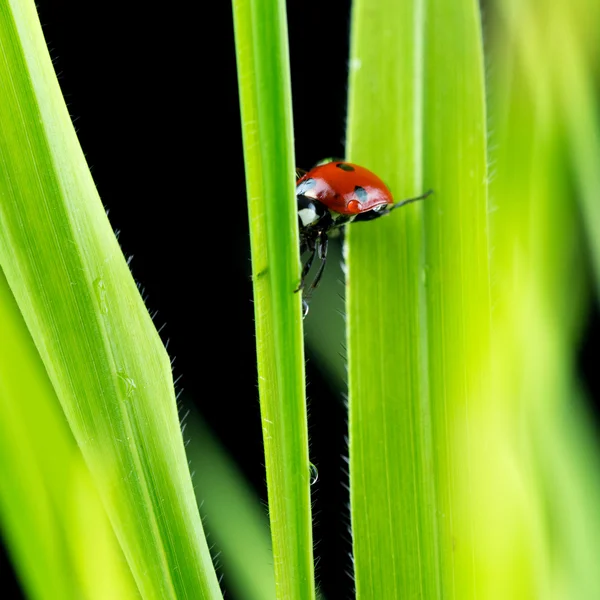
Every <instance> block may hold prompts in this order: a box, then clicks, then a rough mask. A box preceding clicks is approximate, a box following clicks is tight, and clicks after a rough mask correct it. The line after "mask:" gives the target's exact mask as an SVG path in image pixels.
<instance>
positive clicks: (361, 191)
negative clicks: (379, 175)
mask: <svg viewBox="0 0 600 600" xmlns="http://www.w3.org/2000/svg"><path fill="white" fill-rule="evenodd" d="M354 193H355V194H356V197H357V198H358V200H359V202H361V203H363V202H366V201H367V200H368V199H369V194H367V190H365V188H364V187H360V185H357V186H356V187H355V188H354Z"/></svg>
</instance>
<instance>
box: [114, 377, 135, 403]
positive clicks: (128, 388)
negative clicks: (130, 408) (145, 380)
mask: <svg viewBox="0 0 600 600" xmlns="http://www.w3.org/2000/svg"><path fill="white" fill-rule="evenodd" d="M117 377H118V378H119V386H120V388H121V391H122V392H123V393H124V394H125V397H126V398H131V397H132V396H133V394H134V393H135V390H136V388H137V385H136V384H135V381H134V380H133V379H132V378H131V377H130V376H129V375H128V374H127V373H125V371H118V372H117Z"/></svg>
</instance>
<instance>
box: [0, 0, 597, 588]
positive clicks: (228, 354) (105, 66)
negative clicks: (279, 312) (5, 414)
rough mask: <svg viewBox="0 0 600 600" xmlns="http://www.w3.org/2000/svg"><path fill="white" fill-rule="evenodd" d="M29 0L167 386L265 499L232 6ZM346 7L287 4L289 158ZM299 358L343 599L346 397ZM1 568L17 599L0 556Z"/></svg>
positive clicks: (321, 146) (318, 528) (307, 133)
mask: <svg viewBox="0 0 600 600" xmlns="http://www.w3.org/2000/svg"><path fill="white" fill-rule="evenodd" d="M37 5H38V9H39V13H40V18H41V21H42V26H43V29H44V33H45V36H46V41H47V43H48V45H49V48H50V52H51V56H52V58H53V60H54V64H55V68H56V70H57V72H58V74H59V81H60V84H61V87H62V90H63V93H64V95H65V98H66V101H67V104H68V107H69V111H70V114H71V116H72V117H73V119H74V121H75V126H76V128H77V132H78V135H79V139H80V142H81V144H82V147H83V150H84V152H85V155H86V157H87V160H88V164H89V165H90V168H91V170H92V174H93V176H94V179H95V182H96V185H97V187H98V190H99V192H100V196H101V198H102V201H103V203H104V205H105V206H106V208H107V209H108V210H109V216H110V220H111V223H112V225H113V227H114V228H115V229H116V230H119V231H120V237H119V240H120V243H121V246H122V248H123V251H124V253H125V254H126V255H128V256H129V255H132V254H133V255H134V259H133V262H132V263H131V269H132V272H133V275H134V277H135V279H136V280H137V281H138V282H139V283H140V284H141V285H142V286H143V287H144V290H145V296H146V304H147V306H148V308H149V309H150V310H151V311H154V310H158V311H159V313H158V316H157V318H156V323H157V325H158V326H161V325H163V323H166V326H165V327H164V328H163V329H162V331H161V335H162V336H163V339H164V340H165V341H166V340H167V339H168V340H169V346H168V349H169V352H170V354H171V356H175V357H176V362H175V375H176V376H178V375H182V379H181V381H180V384H179V387H180V388H181V387H183V388H184V389H185V392H186V396H185V397H186V399H187V400H188V401H189V399H192V400H193V401H194V402H195V403H196V404H197V406H198V408H199V410H200V411H201V413H202V415H203V416H204V417H205V419H206V420H207V421H208V423H209V424H210V426H211V428H212V429H213V430H214V431H215V432H216V433H217V434H218V436H219V438H220V439H221V441H222V442H223V443H224V444H225V446H226V447H227V449H228V451H229V452H230V453H231V454H232V456H233V457H234V458H235V459H236V461H237V462H238V464H239V465H240V467H241V469H242V471H243V473H244V474H245V475H246V476H247V478H248V479H249V481H250V482H251V483H252V485H253V486H254V487H255V489H256V491H257V493H258V494H259V495H260V497H261V498H262V499H263V501H266V489H265V485H264V467H263V455H262V442H261V427H260V419H259V406H258V399H257V388H256V371H255V350H254V330H253V307H252V302H251V298H252V287H251V282H250V262H249V238H248V229H247V227H248V226H247V212H246V198H245V188H244V173H243V155H242V146H241V132H240V122H239V107H238V96H237V79H236V70H235V53H234V41H233V25H232V15H231V5H230V3H229V2H214V3H208V4H202V5H198V4H196V3H178V4H172V5H166V4H157V5H156V6H159V7H161V8H160V9H153V8H150V5H149V4H144V3H119V5H118V8H116V5H114V4H112V5H111V4H109V3H108V4H107V3H89V2H80V1H76V0H40V1H38V3H37ZM200 6H201V8H200ZM349 11H350V2H349V1H335V2H323V1H322V0H321V1H317V0H310V1H303V2H301V1H299V0H298V1H294V2H289V3H288V21H289V33H290V52H291V66H292V87H293V98H294V123H295V131H296V136H297V137H296V158H297V164H298V166H302V167H305V168H308V167H310V166H311V165H312V164H314V163H315V162H316V161H318V160H320V159H321V158H323V157H327V156H343V154H344V150H343V147H344V126H345V104H346V91H347V88H346V85H347V84H346V80H347V57H348V29H349V22H350V12H349ZM488 16H489V15H488ZM488 25H489V22H488ZM215 331H216V334H215ZM597 333H598V318H597V315H596V314H595V313H594V316H593V317H592V318H591V320H590V324H589V326H588V328H587V334H586V342H585V344H584V345H583V350H582V354H581V361H580V362H581V367H582V369H583V372H584V375H585V379H586V380H587V382H588V385H589V387H591V388H592V391H593V392H594V394H592V395H593V396H594V397H596V398H597V397H598V393H597V391H598V390H597V389H596V388H597V379H596V377H595V376H594V373H593V371H594V357H595V355H596V349H597V342H596V340H597V339H598V335H597ZM308 357H309V360H308V363H307V379H308V381H309V382H310V387H309V399H310V404H311V413H310V433H311V456H312V457H313V460H314V461H315V462H316V463H317V464H318V466H319V481H318V483H317V484H316V485H315V486H314V511H315V513H314V514H315V541H316V554H317V556H318V563H317V574H318V577H319V580H320V584H321V587H322V591H323V592H324V593H325V595H326V597H328V598H330V599H336V598H347V597H351V595H352V589H353V584H352V580H351V578H350V576H348V575H347V573H348V572H351V561H350V558H349V553H350V538H349V533H348V510H347V502H348V496H347V492H346V490H345V488H344V484H345V483H346V475H345V471H344V469H345V463H344V461H343V458H342V457H343V455H345V453H346V446H345V440H344V436H345V434H346V415H345V408H344V404H343V398H342V394H341V393H340V391H339V390H335V389H333V387H332V386H331V385H329V383H328V381H327V379H326V377H325V375H324V373H322V372H321V371H320V370H319V365H318V361H315V360H311V358H310V353H309V354H308ZM2 567H3V568H4V572H5V573H6V574H7V575H6V576H5V578H4V586H3V587H4V590H7V589H9V586H10V585H13V588H12V589H13V590H14V591H13V594H12V596H13V597H17V596H18V592H17V590H18V586H17V584H16V583H15V582H14V579H13V578H14V575H12V574H11V571H10V565H9V563H8V561H7V560H6V557H4V558H3V564H2ZM224 585H225V587H227V578H226V576H225V579H224ZM227 597H229V598H233V595H232V594H231V593H230V592H228V596H227Z"/></svg>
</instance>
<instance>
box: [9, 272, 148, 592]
mask: <svg viewBox="0 0 600 600" xmlns="http://www.w3.org/2000/svg"><path fill="white" fill-rule="evenodd" d="M0 332H1V336H0V337H1V339H2V343H1V344H0V411H1V414H2V419H0V528H1V529H2V531H3V534H4V540H5V542H6V545H7V547H8V550H9V552H10V554H11V557H12V560H13V564H14V566H15V570H16V572H17V573H18V575H19V579H20V580H21V582H22V585H23V588H24V589H25V590H26V591H27V595H28V597H30V598H36V599H40V600H44V599H46V600H54V599H55V598H65V599H68V598H73V599H79V598H85V599H86V600H93V599H98V600H100V599H101V598H112V599H114V600H121V599H122V600H129V599H133V598H136V597H138V592H137V587H136V585H135V583H134V581H133V578H132V576H131V572H130V571H129V568H128V567H127V564H126V562H125V558H124V556H123V553H122V552H121V549H120V547H119V544H118V542H117V539H116V537H115V535H114V532H113V529H112V526H111V525H110V522H109V521H108V518H107V516H106V513H105V511H104V508H103V506H102V504H101V503H100V500H99V497H98V492H97V490H96V488H95V487H94V485H93V484H92V482H91V478H90V474H89V472H88V470H87V468H86V466H85V464H84V463H83V457H82V456H81V452H80V451H79V448H78V447H77V445H76V443H75V439H74V438H73V435H72V433H71V431H70V430H69V427H68V424H67V422H66V419H65V416H64V413H63V412H62V409H61V407H60V404H59V402H58V399H57V398H56V394H55V393H54V390H53V389H52V386H51V384H50V382H49V380H48V376H47V375H46V372H45V370H44V365H43V364H42V361H41V359H40V357H39V354H38V353H37V350H36V349H35V346H34V344H33V341H32V339H31V336H30V335H29V332H28V330H27V327H26V325H25V322H24V321H23V318H22V316H21V314H20V312H19V309H18V307H17V304H16V302H15V300H14V298H13V296H12V294H11V292H10V290H9V288H8V284H7V282H6V279H5V277H4V275H3V273H2V272H1V271H0ZM90 548H93V552H90Z"/></svg>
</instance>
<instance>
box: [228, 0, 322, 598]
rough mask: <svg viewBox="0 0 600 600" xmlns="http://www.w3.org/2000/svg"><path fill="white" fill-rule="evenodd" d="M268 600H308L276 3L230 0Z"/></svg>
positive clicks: (301, 408)
mask: <svg viewBox="0 0 600 600" xmlns="http://www.w3.org/2000/svg"><path fill="white" fill-rule="evenodd" d="M233 14H234V23H235V40H236V54H237V68H238V81H239V90H240V104H241V115H242V133H243V139H244V158H245V165H246V188H247V195H248V207H249V219H250V240H251V250H252V273H253V281H254V306H255V318H256V344H257V353H258V376H259V392H260V405H261V415H262V426H263V438H264V444H265V463H266V471H267V485H268V496H269V516H270V520H271V535H272V540H273V554H274V565H275V582H276V586H277V598H285V599H286V600H288V599H289V600H294V599H296V598H298V599H302V600H309V599H311V598H314V597H315V587H314V566H313V558H312V527H311V511H310V489H309V485H310V482H309V479H310V471H309V460H308V432H307V420H306V398H305V391H304V349H303V340H302V318H301V306H300V303H301V298H300V294H294V290H295V289H296V288H297V286H298V283H299V281H300V264H299V261H298V245H299V237H298V219H297V214H296V206H295V195H294V189H295V186H294V171H295V165H294V150H293V134H292V114H291V90H290V73H289V58H288V46H287V23H286V15H285V2H283V1H282V0H234V2H233Z"/></svg>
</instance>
